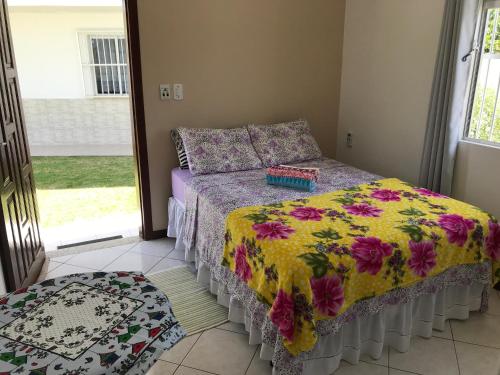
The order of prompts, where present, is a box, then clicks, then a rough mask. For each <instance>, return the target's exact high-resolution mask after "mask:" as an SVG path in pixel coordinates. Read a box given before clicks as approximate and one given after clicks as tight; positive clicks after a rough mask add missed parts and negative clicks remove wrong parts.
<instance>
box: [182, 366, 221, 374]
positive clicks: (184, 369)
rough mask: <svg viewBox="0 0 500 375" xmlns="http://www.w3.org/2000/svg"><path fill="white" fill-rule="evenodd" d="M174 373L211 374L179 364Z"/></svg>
mask: <svg viewBox="0 0 500 375" xmlns="http://www.w3.org/2000/svg"><path fill="white" fill-rule="evenodd" d="M175 375H213V374H211V373H209V372H205V371H201V370H197V369H195V368H190V367H186V366H179V368H178V369H177V371H176V372H175Z"/></svg>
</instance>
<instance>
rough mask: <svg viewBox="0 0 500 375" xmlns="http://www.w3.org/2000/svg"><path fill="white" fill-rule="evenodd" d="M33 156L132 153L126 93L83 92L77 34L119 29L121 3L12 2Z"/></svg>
mask: <svg viewBox="0 0 500 375" xmlns="http://www.w3.org/2000/svg"><path fill="white" fill-rule="evenodd" d="M9 13H10V23H11V29H12V34H13V42H14V52H15V55H16V64H17V70H18V74H19V82H20V87H21V96H22V98H23V105H24V113H25V118H26V126H27V130H28V140H29V142H30V148H31V152H32V154H33V155H46V156H55V155H131V154H132V131H131V123H130V108H129V100H128V98H127V97H121V98H116V97H115V98H112V97H111V98H106V97H95V96H88V95H87V96H86V93H85V87H84V79H83V68H82V62H81V57H80V43H79V33H86V32H89V33H99V32H103V33H106V32H114V31H122V32H123V30H124V24H123V11H122V8H121V7H120V6H104V7H103V6H96V7H82V6H77V7H75V6H71V7H69V6H11V7H9Z"/></svg>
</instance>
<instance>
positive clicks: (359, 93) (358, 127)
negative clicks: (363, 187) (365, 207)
mask: <svg viewBox="0 0 500 375" xmlns="http://www.w3.org/2000/svg"><path fill="white" fill-rule="evenodd" d="M443 6H444V0H419V1H402V0H348V1H347V5H346V17H345V31H344V55H343V69H342V88H341V98H340V110H339V111H340V116H339V128H338V137H337V141H338V144H337V158H338V159H339V160H341V161H343V162H347V163H349V164H353V165H355V166H357V167H360V168H362V169H366V170H368V171H371V172H375V173H378V174H380V175H382V176H388V177H399V178H402V179H404V180H407V181H410V182H414V183H415V182H417V180H418V171H419V167H420V156H421V153H422V147H423V140H424V133H425V125H426V120H427V108H428V105H429V95H430V92H431V86H432V78H433V74H434V63H435V58H436V52H437V47H438V41H439V33H440V28H441V17H442V13H443ZM348 131H351V132H352V133H353V135H354V137H353V141H354V142H353V147H352V148H348V147H347V146H346V145H345V137H346V134H347V132H348Z"/></svg>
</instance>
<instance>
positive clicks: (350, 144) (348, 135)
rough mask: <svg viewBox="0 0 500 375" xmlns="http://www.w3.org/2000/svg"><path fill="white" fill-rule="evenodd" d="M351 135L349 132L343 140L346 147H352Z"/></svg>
mask: <svg viewBox="0 0 500 375" xmlns="http://www.w3.org/2000/svg"><path fill="white" fill-rule="evenodd" d="M352 137H353V136H352V133H351V132H349V133H347V137H346V139H345V144H346V145H347V147H352Z"/></svg>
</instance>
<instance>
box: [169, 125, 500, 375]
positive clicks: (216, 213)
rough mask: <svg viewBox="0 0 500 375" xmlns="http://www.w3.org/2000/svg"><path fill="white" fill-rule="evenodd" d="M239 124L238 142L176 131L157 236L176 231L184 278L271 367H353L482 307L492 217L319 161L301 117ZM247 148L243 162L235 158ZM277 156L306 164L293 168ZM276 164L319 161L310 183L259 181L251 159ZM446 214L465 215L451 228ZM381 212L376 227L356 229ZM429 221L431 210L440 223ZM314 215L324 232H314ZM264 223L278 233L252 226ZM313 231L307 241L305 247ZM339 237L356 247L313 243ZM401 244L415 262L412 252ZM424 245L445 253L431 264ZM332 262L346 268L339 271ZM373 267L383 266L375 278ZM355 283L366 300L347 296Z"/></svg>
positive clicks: (306, 370) (289, 370)
mask: <svg viewBox="0 0 500 375" xmlns="http://www.w3.org/2000/svg"><path fill="white" fill-rule="evenodd" d="M295 129H299V130H298V131H297V134H298V135H297V134H295V135H294V131H295ZM251 130H252V129H248V132H249V133H250V134H251V137H247V134H246V130H242V129H238V130H236V129H235V130H231V131H232V132H237V134H230V135H229V136H227V139H225V138H224V137H226V135H224V132H225V131H226V130H215V131H214V130H211V129H203V130H201V131H200V130H191V129H184V130H181V136H182V138H183V140H184V143H185V146H186V147H187V154H188V159H190V155H191V158H192V159H191V160H190V163H191V164H192V165H191V164H190V169H191V172H192V175H187V174H186V173H182V172H179V171H174V172H172V173H173V175H172V181H173V184H175V185H176V186H173V191H174V197H172V198H170V200H169V236H172V237H176V238H177V245H176V246H178V248H182V249H183V250H184V252H185V259H186V261H190V262H194V264H195V267H196V269H197V272H198V281H199V282H200V283H203V284H205V285H206V286H207V287H208V288H209V289H210V291H211V292H212V293H213V294H214V295H216V297H217V300H218V302H219V303H220V304H222V305H224V306H226V307H228V308H229V316H228V318H229V320H231V321H233V322H236V323H243V324H244V325H245V328H246V330H247V331H248V332H249V343H250V344H262V345H261V351H260V357H261V359H264V360H269V361H272V363H273V373H274V374H328V373H332V372H333V371H335V370H336V369H337V368H338V366H339V363H340V360H341V359H343V360H346V361H348V362H350V363H353V364H354V363H357V362H358V361H359V360H360V358H361V356H363V355H368V356H370V357H372V358H374V359H378V358H380V356H381V355H382V350H383V347H384V345H388V346H391V347H393V348H394V349H396V350H399V351H401V352H404V351H407V350H408V349H409V346H410V338H411V336H412V335H419V336H423V337H430V336H432V330H433V329H437V330H443V329H444V328H445V322H446V320H448V319H467V318H468V316H469V312H470V311H485V310H486V309H487V301H488V293H489V291H490V286H491V283H492V280H493V278H494V275H493V272H494V267H498V262H495V259H496V260H498V259H497V256H498V258H500V254H498V253H500V235H499V234H500V229H499V227H498V223H497V222H496V220H495V219H494V218H493V217H491V216H489V215H488V214H487V213H485V212H483V211H481V210H479V209H477V208H475V207H472V206H470V205H466V204H465V203H462V202H458V201H454V200H452V199H449V198H447V197H444V196H441V195H439V194H436V193H433V192H431V191H428V190H425V189H418V188H416V187H413V186H411V185H409V184H406V183H404V182H402V181H399V180H396V179H384V178H382V177H381V176H377V175H374V174H372V173H369V172H366V171H362V170H360V169H357V168H354V167H351V166H348V165H345V164H343V163H340V162H338V161H336V160H333V159H329V158H324V157H321V156H320V152H319V151H318V150H319V149H318V146H317V144H315V141H314V140H313V139H312V136H310V133H309V131H308V127H307V124H305V125H304V122H300V121H299V122H297V123H293V124H285V125H283V124H280V125H278V126H276V125H275V126H268V127H267V128H263V127H257V128H256V129H253V130H255V131H254V132H253V135H252V131H251ZM294 136H295V138H294ZM186 141H187V142H186ZM234 145H236V146H234ZM243 149H244V151H242V150H243ZM254 150H256V151H257V153H258V154H259V155H258V158H256V160H255V158H253V157H252V156H250V157H248V155H249V154H251V153H252V152H255V151H254ZM269 150H271V151H272V152H269ZM290 150H293V152H290ZM208 155H210V157H209V156H208ZM290 155H291V156H290ZM288 156H290V157H295V158H297V159H301V160H308V159H311V160H310V161H305V162H294V160H293V159H290V158H288V159H286V157H288ZM238 157H239V158H240V159H241V160H236V161H235V160H233V159H235V158H238ZM197 158H201V159H200V160H197ZM284 163H286V164H290V165H294V166H297V167H312V168H319V170H320V177H319V181H318V183H317V189H316V191H315V192H313V193H310V192H304V191H299V190H292V189H288V188H282V187H277V186H268V185H267V184H266V169H265V168H264V166H270V165H277V164H284ZM241 165H244V166H245V168H242V167H241ZM242 169H245V170H242ZM179 190H182V191H181V192H180V191H179ZM394 194H396V196H394ZM445 200H446V204H444V203H443V204H442V203H441V201H445ZM314 202H316V203H314ZM373 202H376V203H373ZM408 202H411V204H410V203H408ZM367 203H369V204H367ZM371 203H373V205H375V207H370V204H371ZM366 206H369V207H366ZM377 207H384V210H382V209H380V208H377ZM367 209H370V210H372V211H371V212H365V211H366V210H367ZM391 209H392V210H393V211H394V212H391V211H390V210H391ZM448 209H449V210H451V211H450V212H449V213H450V215H448V213H447V211H446V210H448ZM356 210H358V211H360V212H355V211H356ZM455 211H457V212H462V211H463V212H465V213H466V216H467V217H468V218H470V219H463V218H462V219H460V220H462V221H460V222H458V224H457V222H455V221H454V220H458V219H457V217H456V216H457V215H454V214H451V213H452V212H455ZM381 212H383V215H382V216H383V217H384V220H386V221H381V222H378V224H376V225H375V226H374V227H373V228H369V226H368V225H365V224H366V223H370V220H371V219H373V218H376V217H379V216H380V215H381V214H380V213H381ZM386 214H387V218H386V216H385V215H386ZM389 214H390V215H389ZM429 215H431V216H432V215H434V216H436V217H439V220H441V216H443V223H441V222H439V223H437V222H434V221H432V220H429V219H428V217H429ZM292 216H294V217H293V218H292ZM326 217H328V223H333V224H332V225H333V226H332V225H330V224H328V225H327V226H326V227H325V226H322V225H323V224H322V223H324V222H325V221H322V219H324V218H326ZM320 219H321V220H320ZM337 219H338V220H337ZM335 220H337V221H335ZM387 220H392V221H387ZM436 220H437V219H436ZM399 221H401V223H400V222H399ZM269 223H271V224H276V225H277V226H279V227H280V229H279V230H278V229H276V226H273V228H272V229H269V227H266V228H263V226H266V225H267V224H269ZM292 224H293V225H292ZM488 225H490V226H488ZM421 227H422V228H424V227H425V228H426V229H425V230H422V229H421ZM434 227H436V228H434ZM438 227H439V228H441V227H442V228H441V229H439V228H438ZM304 228H305V229H304ZM346 228H347V229H346ZM443 228H446V230H445V229H443ZM457 228H458V230H459V232H456V230H457ZM463 228H465V229H463ZM304 230H306V232H303V231H304ZM372 230H373V231H375V230H376V231H378V232H377V233H378V234H379V238H378V239H377V238H376V239H374V238H372V237H370V238H368V240H370V241H375V240H376V241H379V243H378V244H375V245H373V244H372V245H373V246H372V245H370V246H372V247H370V248H369V249H368V251H365V252H364V253H363V250H367V248H366V244H365V245H363V244H362V243H361V241H362V240H363V236H362V235H359V233H365V234H367V233H368V234H369V233H372V232H371V231H372ZM276 231H277V232H276ZM455 232H456V233H455ZM464 232H465V238H463V236H464ZM394 233H397V234H394ZM292 234H293V236H295V235H296V236H295V237H293V240H294V241H296V242H293V241H291V239H292ZM306 234H307V235H309V237H308V236H307V235H306ZM486 234H488V239H487V238H486ZM311 235H312V236H311ZM392 235H394V241H392V242H391V236H392ZM469 235H470V237H469ZM492 235H493V239H490V237H492ZM259 236H260V237H259ZM313 237H315V239H316V240H318V241H316V242H315V243H314V244H311V243H309V242H308V241H310V240H311V238H313ZM342 237H343V238H344V240H346V241H347V240H349V241H350V242H349V244H350V243H351V242H352V243H356V245H354V244H353V245H352V246H351V247H350V248H343V247H337V248H332V249H331V251H330V250H328V251H325V248H324V246H325V243H327V242H328V241H330V240H332V241H333V240H334V239H335V240H336V239H339V238H342ZM424 237H425V239H426V241H423V239H424ZM380 238H383V239H385V242H381V241H380ZM402 238H403V239H404V241H405V243H407V244H408V246H410V247H412V246H414V247H415V249H413V248H411V257H410V256H408V257H407V258H404V257H402V255H401V254H403V255H404V254H407V255H408V254H410V253H409V252H406V253H405V252H404V251H406V249H403V245H402V243H401V242H398V241H400V240H401V239H402ZM365 239H367V238H365ZM408 239H409V241H408ZM427 239H428V240H427ZM275 240H276V241H275ZM289 240H290V242H287V241H289ZM327 240H328V241H327ZM301 241H302V242H301ZM332 241H330V242H328V243H331V244H332V243H335V241H333V242H332ZM357 241H359V243H357ZM447 241H448V242H449V245H448V242H447ZM488 241H490V242H492V241H493V242H492V243H489V245H488V244H487V245H488V246H490V245H491V246H493V248H494V249H493V255H492V257H488V256H487V255H486V254H485V252H483V251H482V250H483V247H484V246H483V245H484V243H485V242H488ZM430 242H432V244H433V245H432V249H429V248H428V246H429V244H430ZM466 242H467V246H466V247H464V245H465V244H466ZM358 245H359V246H358ZM332 246H333V245H332ZM349 246H350V245H349ZM356 246H358V247H357V248H356ZM363 246H364V248H363ZM404 246H406V245H404ZM491 246H490V247H491ZM426 247H427V248H426ZM438 247H439V248H438ZM373 249H377V251H375V250H373ZM399 250H401V251H399ZM414 250H415V254H420V256H417V257H414V256H413V255H414ZM398 251H399V252H398ZM437 252H440V255H441V254H445V255H446V256H445V260H443V257H440V258H439V262H438V261H437ZM441 252H442V253H441ZM384 253H386V254H385V255H386V256H385V255H384ZM325 254H326V255H325ZM380 254H382V255H380ZM396 254H399V255H398V256H399V258H398V257H396V256H395V255H396ZM389 255H390V257H389ZM448 255H449V256H448ZM490 255H491V254H490ZM384 256H385V257H384ZM342 257H344V258H342ZM414 258H415V259H414ZM283 259H285V261H284V260H283ZM342 259H344V260H345V259H347V260H348V262H350V263H346V264H347V265H348V266H347V267H345V266H344V265H343V264H342V261H339V260H342ZM492 259H493V262H492V261H491V260H492ZM270 260H273V261H272V262H270ZM273 262H276V264H274V263H273ZM377 262H378V263H377ZM382 262H383V265H384V267H388V268H389V270H388V273H387V274H386V275H383V274H381V276H380V277H379V276H377V275H378V274H377V272H379V271H380V270H381V269H382ZM271 263H273V264H271ZM438 263H439V264H438ZM441 263H443V264H441ZM275 265H276V267H274V266H275ZM403 269H406V271H407V273H406V274H405V273H404V272H402V270H403ZM431 269H432V272H431ZM495 269H496V268H495ZM384 270H385V268H384ZM496 272H497V275H496V277H497V278H498V277H500V271H496ZM338 275H340V276H339V278H337V279H335V277H337V276H338ZM371 281H373V287H372V286H371V285H370V283H371ZM339 283H340V284H339ZM338 285H342V286H343V288H344V289H343V291H342V293H343V294H342V296H341V297H342V298H337V297H339V296H335V295H332V294H331V293H333V292H332V291H337V290H338ZM359 285H364V287H363V288H361V287H360V286H359ZM315 288H316V289H317V290H325V288H326V289H328V288H330V289H328V290H329V292H328V293H330V294H328V298H327V299H329V300H328V301H326V302H325V299H323V301H322V302H321V301H320V302H319V303H317V302H318V300H317V299H316V291H315V290H316V289H315ZM357 289H360V290H361V289H367V290H369V292H370V293H371V294H367V295H364V294H359V293H361V292H359V291H358V292H359V293H358V292H356V293H358V294H356V293H355V292H353V291H355V290H357Z"/></svg>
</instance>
